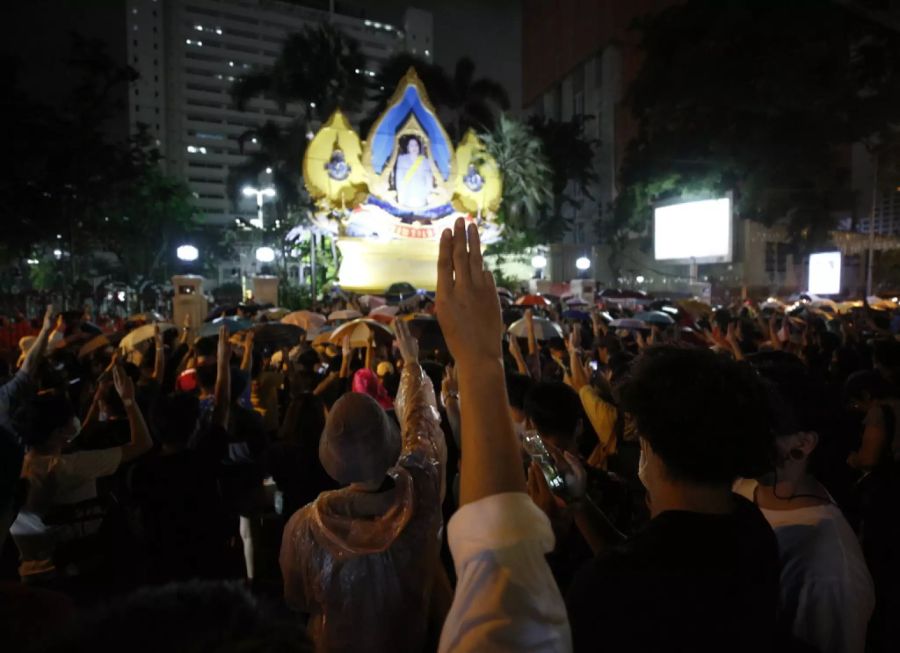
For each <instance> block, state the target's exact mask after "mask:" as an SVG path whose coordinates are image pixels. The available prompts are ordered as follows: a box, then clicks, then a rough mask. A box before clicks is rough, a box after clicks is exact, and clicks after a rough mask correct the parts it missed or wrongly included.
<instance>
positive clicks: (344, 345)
mask: <svg viewBox="0 0 900 653" xmlns="http://www.w3.org/2000/svg"><path fill="white" fill-rule="evenodd" d="M352 353H353V347H351V346H350V336H344V339H343V340H341V355H342V356H343V357H344V358H348V359H349V357H350V355H351V354H352Z"/></svg>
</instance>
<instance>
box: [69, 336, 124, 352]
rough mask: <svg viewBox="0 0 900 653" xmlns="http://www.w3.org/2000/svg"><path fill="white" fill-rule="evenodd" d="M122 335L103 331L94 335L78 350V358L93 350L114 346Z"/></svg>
mask: <svg viewBox="0 0 900 653" xmlns="http://www.w3.org/2000/svg"><path fill="white" fill-rule="evenodd" d="M122 335H123V334H121V333H109V334H106V333H104V334H102V335H99V336H94V337H93V338H91V339H90V340H88V341H87V342H86V343H84V345H82V346H81V349H79V350H78V358H84V357H85V356H87V355H89V354H93V353H94V352H95V351H101V350H102V349H105V348H106V347H114V346H116V345H117V344H119V341H120V340H121V339H122Z"/></svg>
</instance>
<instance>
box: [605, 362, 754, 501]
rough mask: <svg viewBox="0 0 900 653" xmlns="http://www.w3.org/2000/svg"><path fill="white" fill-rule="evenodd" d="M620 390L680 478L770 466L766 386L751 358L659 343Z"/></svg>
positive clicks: (706, 478) (714, 480) (727, 479)
mask: <svg viewBox="0 0 900 653" xmlns="http://www.w3.org/2000/svg"><path fill="white" fill-rule="evenodd" d="M620 396H621V399H622V404H623V407H624V409H625V410H626V411H627V412H629V413H630V414H631V415H632V416H633V417H634V419H635V421H636V423H637V428H638V433H639V434H640V435H641V436H642V437H643V438H645V439H646V440H647V441H648V442H649V444H650V445H651V446H652V448H653V451H654V452H655V453H656V454H657V455H659V457H660V458H661V459H662V460H663V462H664V463H665V464H666V468H667V471H668V472H669V474H670V475H671V476H672V478H673V479H677V480H680V481H686V482H690V483H695V484H700V485H721V484H728V483H731V482H732V481H733V480H734V479H735V478H737V477H738V476H746V477H752V476H756V475H758V474H760V473H762V472H763V471H764V470H765V469H767V468H768V466H769V460H770V455H771V451H772V442H771V438H770V437H768V436H767V434H769V433H770V430H769V423H768V405H767V398H766V391H765V388H764V387H763V384H762V381H761V380H760V379H759V377H758V376H757V375H756V373H755V372H754V371H753V369H752V368H751V367H749V366H748V365H746V364H741V363H737V362H735V361H734V360H732V359H730V358H728V357H726V356H722V355H719V354H716V353H714V352H712V351H710V350H706V349H696V348H690V349H689V348H681V347H673V346H657V347H651V348H649V349H647V350H645V351H644V353H643V354H642V355H641V356H640V357H639V358H638V359H637V360H636V361H635V364H634V366H633V367H632V370H631V376H630V378H629V379H628V380H627V381H626V382H625V383H624V385H623V386H622V388H621V390H620Z"/></svg>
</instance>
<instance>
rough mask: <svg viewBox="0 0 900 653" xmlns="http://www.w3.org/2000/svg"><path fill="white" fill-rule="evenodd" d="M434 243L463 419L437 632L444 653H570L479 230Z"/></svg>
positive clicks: (459, 224) (461, 225) (440, 308)
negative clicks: (451, 576)
mask: <svg viewBox="0 0 900 653" xmlns="http://www.w3.org/2000/svg"><path fill="white" fill-rule="evenodd" d="M468 240H469V246H468V248H467V247H466V228H465V222H464V221H463V220H457V221H456V228H455V233H453V234H451V233H450V231H449V230H447V231H445V232H444V233H443V234H442V235H441V245H440V254H439V258H438V287H437V314H438V321H439V322H440V325H441V330H442V331H443V333H444V338H445V340H446V342H447V346H448V347H449V349H450V353H451V354H452V355H453V357H454V359H455V360H456V367H457V375H458V378H459V393H460V409H459V410H460V415H461V418H462V466H461V472H460V476H461V482H460V509H459V510H458V511H457V512H456V514H455V515H454V516H453V518H452V519H451V520H450V524H449V526H448V529H447V531H448V540H449V543H450V552H451V553H452V555H453V562H454V565H455V566H456V572H457V577H458V583H457V586H456V593H455V595H454V597H453V605H451V607H450V612H449V614H448V615H447V619H446V621H445V622H444V628H443V631H442V633H441V641H440V646H439V648H438V650H439V651H441V653H445V652H448V651H454V652H461V651H495V652H498V651H510V652H512V651H560V652H564V651H570V650H571V648H572V641H571V639H572V638H571V633H570V631H569V623H568V617H567V615H566V609H565V605H564V604H563V601H562V597H561V596H560V594H559V589H558V588H557V586H556V583H555V581H554V580H553V576H552V574H551V573H550V568H549V567H548V566H547V561H546V559H545V557H544V556H545V554H546V553H547V552H549V551H551V550H553V547H554V539H553V531H552V530H551V528H550V522H549V520H548V519H547V517H546V515H544V514H543V513H541V511H540V509H539V508H538V507H537V506H536V505H535V504H534V502H533V501H531V499H530V498H529V497H528V495H527V494H526V493H525V474H524V471H523V469H522V464H521V459H522V456H521V450H520V446H519V443H518V441H517V439H516V435H515V431H514V429H513V423H512V416H511V415H510V414H509V412H508V411H507V410H504V409H502V408H500V409H498V405H497V402H498V398H500V397H505V396H506V388H505V385H506V378H505V376H504V371H503V360H502V348H503V345H502V339H501V334H502V329H503V322H502V320H501V317H500V304H499V300H498V298H497V291H496V288H495V286H494V278H493V276H492V275H491V274H490V272H486V271H485V270H484V268H483V262H482V257H481V243H480V240H479V237H478V230H477V229H476V227H475V226H474V225H472V226H471V227H470V228H469V230H468Z"/></svg>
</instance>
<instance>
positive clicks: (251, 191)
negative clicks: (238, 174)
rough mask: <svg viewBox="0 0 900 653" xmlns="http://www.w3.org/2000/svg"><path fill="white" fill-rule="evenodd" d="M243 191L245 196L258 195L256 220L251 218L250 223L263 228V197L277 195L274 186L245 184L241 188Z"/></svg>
mask: <svg viewBox="0 0 900 653" xmlns="http://www.w3.org/2000/svg"><path fill="white" fill-rule="evenodd" d="M241 192H243V193H244V197H253V196H254V195H255V196H256V220H251V221H250V223H251V224H252V225H254V226H255V227H257V228H258V229H262V228H263V210H262V206H263V198H264V197H275V195H276V193H275V189H274V188H273V187H272V186H267V187H265V188H254V187H253V186H244V188H243V189H241Z"/></svg>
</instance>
